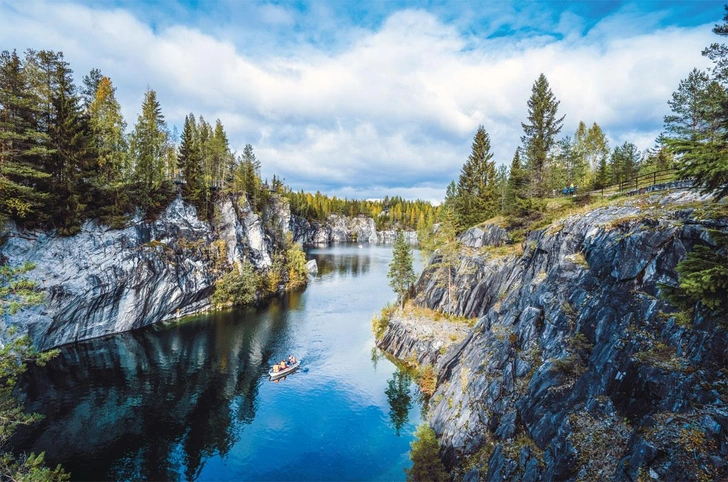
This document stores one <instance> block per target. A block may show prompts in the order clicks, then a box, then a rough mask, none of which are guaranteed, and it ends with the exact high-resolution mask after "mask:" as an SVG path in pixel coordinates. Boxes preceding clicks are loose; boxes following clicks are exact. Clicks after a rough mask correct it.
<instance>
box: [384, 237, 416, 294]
mask: <svg viewBox="0 0 728 482" xmlns="http://www.w3.org/2000/svg"><path fill="white" fill-rule="evenodd" d="M412 262H413V257H412V247H411V246H410V245H409V243H408V242H407V241H406V240H405V239H404V236H403V235H402V231H397V236H396V237H395V238H394V245H393V246H392V262H391V263H389V273H387V278H389V286H391V287H392V289H393V290H394V292H395V293H397V301H399V306H400V308H403V307H404V301H405V299H406V297H407V293H408V292H409V290H410V287H411V286H412V285H413V284H414V282H415V281H416V280H417V277H416V276H415V270H414V268H413V267H412Z"/></svg>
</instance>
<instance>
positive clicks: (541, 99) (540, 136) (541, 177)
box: [521, 74, 564, 197]
mask: <svg viewBox="0 0 728 482" xmlns="http://www.w3.org/2000/svg"><path fill="white" fill-rule="evenodd" d="M558 108H559V101H557V100H556V97H555V96H554V94H553V92H552V91H551V87H550V86H549V83H548V80H546V76H545V75H544V74H541V75H540V76H539V77H538V79H537V80H536V82H534V84H533V88H532V89H531V97H530V98H529V99H528V123H521V126H522V127H523V133H524V135H523V136H522V137H521V142H523V145H524V149H525V154H526V160H527V161H526V162H527V164H526V166H527V171H528V173H529V194H530V195H532V196H535V197H545V195H546V193H547V192H548V187H549V186H548V185H547V183H546V179H547V172H546V170H547V168H548V159H549V156H550V154H551V149H552V148H553V147H554V143H555V138H556V135H557V134H558V133H559V132H561V128H562V124H563V121H564V116H561V117H557V111H558Z"/></svg>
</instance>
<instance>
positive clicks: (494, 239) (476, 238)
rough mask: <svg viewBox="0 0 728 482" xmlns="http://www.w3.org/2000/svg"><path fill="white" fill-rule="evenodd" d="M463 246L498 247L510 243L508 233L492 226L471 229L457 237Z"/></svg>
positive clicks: (486, 225)
mask: <svg viewBox="0 0 728 482" xmlns="http://www.w3.org/2000/svg"><path fill="white" fill-rule="evenodd" d="M458 241H460V243H461V244H462V245H463V246H468V247H470V248H482V247H483V246H500V245H502V244H508V243H510V242H511V237H510V236H509V235H508V231H506V230H505V229H503V228H501V227H500V226H495V225H493V224H485V225H482V226H476V227H472V228H470V229H467V230H465V232H463V234H461V235H460V236H459V237H458Z"/></svg>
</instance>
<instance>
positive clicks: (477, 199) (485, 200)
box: [455, 125, 498, 228]
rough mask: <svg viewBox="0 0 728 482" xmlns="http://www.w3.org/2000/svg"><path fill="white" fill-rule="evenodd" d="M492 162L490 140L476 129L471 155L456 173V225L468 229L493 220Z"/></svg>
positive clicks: (495, 208)
mask: <svg viewBox="0 0 728 482" xmlns="http://www.w3.org/2000/svg"><path fill="white" fill-rule="evenodd" d="M495 176H496V170H495V162H494V161H493V153H492V152H490V137H489V136H488V133H487V132H486V131H485V128H484V127H483V126H482V125H480V126H478V130H477V131H476V133H475V137H474V139H473V144H472V147H471V153H470V156H469V157H468V160H467V161H466V162H465V164H464V165H463V167H462V169H461V171H460V178H459V179H458V184H457V193H456V195H455V211H456V214H457V219H458V225H459V226H460V227H461V228H468V227H470V226H473V225H476V224H478V223H481V222H483V221H485V220H486V219H489V218H491V217H493V216H494V215H495V214H496V213H497V211H498V199H497V198H498V194H497V192H496V185H495Z"/></svg>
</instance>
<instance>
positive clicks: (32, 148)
mask: <svg viewBox="0 0 728 482" xmlns="http://www.w3.org/2000/svg"><path fill="white" fill-rule="evenodd" d="M170 130H171V129H170V127H169V126H168V125H167V123H166V122H165V119H164V115H163V113H162V107H161V105H160V103H159V101H158V99H157V94H156V92H155V91H154V90H152V89H148V90H147V92H146V93H145V94H144V101H143V102H142V105H141V113H140V114H139V115H138V117H137V120H136V122H135V123H134V125H133V128H132V129H131V130H130V131H128V130H127V123H126V121H125V120H124V118H123V116H122V114H121V107H120V105H119V102H118V101H117V100H116V97H115V87H114V85H113V83H112V81H111V79H110V78H108V77H106V76H104V75H102V73H101V72H100V71H99V70H98V69H93V70H91V72H90V73H89V74H88V75H86V76H84V77H83V81H82V83H81V85H80V86H77V85H75V83H74V79H73V71H72V70H71V68H70V66H69V64H68V62H66V61H65V60H64V57H63V54H62V53H60V52H53V51H46V50H41V51H33V50H28V51H26V52H25V54H24V55H23V56H22V57H21V56H20V55H18V54H17V52H16V51H13V52H9V51H4V52H2V53H1V54H0V221H1V220H2V219H13V220H14V221H15V222H16V223H18V224H19V225H21V226H23V227H26V228H46V229H56V230H57V231H58V232H59V233H60V234H66V235H68V234H73V233H75V232H77V231H78V230H79V229H80V225H81V223H82V222H83V221H84V220H86V219H97V220H98V221H100V222H102V223H104V224H107V225H109V226H112V227H122V226H124V225H125V224H126V222H127V221H128V219H129V217H130V216H131V215H133V214H134V213H136V212H139V211H140V210H141V212H142V213H144V214H145V215H147V216H152V217H153V216H154V215H155V214H156V213H157V212H159V211H160V210H161V209H164V208H165V207H166V206H167V205H168V204H169V202H170V201H171V200H172V199H173V198H174V197H175V196H176V195H177V187H176V185H175V181H178V182H180V181H183V182H181V189H182V194H183V196H184V197H185V198H186V199H187V200H188V201H189V202H191V203H193V204H194V205H195V206H197V208H198V212H199V214H200V217H203V218H204V217H209V216H211V215H212V212H211V211H212V210H211V201H212V200H213V199H214V198H215V196H219V195H224V194H226V193H237V194H239V193H246V194H247V197H248V200H249V201H250V204H251V206H252V208H253V209H254V210H256V211H261V210H262V209H263V208H264V206H265V204H266V203H267V202H268V200H269V199H270V198H271V196H272V195H273V194H276V193H277V194H278V195H280V196H282V197H286V198H288V199H289V200H290V203H291V209H292V210H293V212H294V213H295V214H299V215H301V216H304V217H306V218H309V219H311V220H320V221H323V220H325V219H326V218H328V216H329V215H331V214H344V215H349V216H356V215H359V214H363V215H367V216H371V217H374V218H375V219H376V220H377V225H378V227H379V228H380V229H383V228H388V227H392V226H399V227H402V228H409V229H414V228H415V227H417V225H418V223H419V225H420V227H422V226H424V225H425V224H426V223H427V224H429V225H432V223H433V222H434V220H435V216H436V208H435V207H433V206H432V205H431V204H430V203H429V202H424V201H408V200H405V199H402V198H400V197H393V198H385V199H384V200H381V201H358V200H347V199H338V198H336V197H329V196H327V195H324V194H321V193H319V192H317V193H315V194H310V193H304V192H302V191H301V192H293V191H291V189H290V188H289V187H287V186H285V185H284V184H283V182H282V180H281V179H278V178H276V177H275V176H274V177H273V179H272V181H271V183H270V184H269V183H267V182H263V181H262V180H261V175H260V161H259V160H258V159H256V156H255V154H254V152H253V147H252V146H251V145H250V144H247V145H246V146H245V148H244V149H243V152H242V153H241V154H239V155H236V154H235V153H233V152H232V151H231V148H230V144H229V141H228V137H227V134H226V132H225V128H224V127H223V125H222V123H221V122H220V120H216V121H215V124H214V126H213V125H211V124H210V123H208V122H207V121H206V120H205V119H204V118H203V117H202V116H199V117H197V118H196V117H195V116H194V115H193V114H189V115H188V116H187V117H186V118H185V123H184V128H183V130H182V133H181V135H180V138H179V141H178V140H177V139H176V136H175V135H173V134H172V133H171V132H170Z"/></svg>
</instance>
